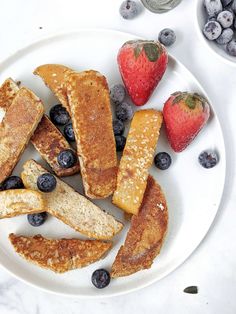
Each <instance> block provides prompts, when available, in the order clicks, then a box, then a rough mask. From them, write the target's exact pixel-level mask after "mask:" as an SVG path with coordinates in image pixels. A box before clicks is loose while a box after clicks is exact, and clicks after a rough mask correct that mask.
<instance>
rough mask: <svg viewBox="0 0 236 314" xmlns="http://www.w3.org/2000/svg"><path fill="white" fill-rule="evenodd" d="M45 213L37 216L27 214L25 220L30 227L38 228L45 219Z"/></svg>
mask: <svg viewBox="0 0 236 314" xmlns="http://www.w3.org/2000/svg"><path fill="white" fill-rule="evenodd" d="M47 216H48V215H47V213H46V212H43V213H38V214H28V215H27V219H28V222H29V224H30V225H31V226H33V227H39V226H41V225H42V224H43V223H44V222H45V221H46V219H47Z"/></svg>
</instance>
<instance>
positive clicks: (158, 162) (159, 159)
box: [154, 152, 171, 170]
mask: <svg viewBox="0 0 236 314" xmlns="http://www.w3.org/2000/svg"><path fill="white" fill-rule="evenodd" d="M154 163H155V166H156V167H157V168H158V169H160V170H166V169H168V168H169V167H170V165H171V157H170V155H169V154H168V153H166V152H161V153H158V154H157V155H156V156H155V158H154Z"/></svg>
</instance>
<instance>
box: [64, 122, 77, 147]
mask: <svg viewBox="0 0 236 314" xmlns="http://www.w3.org/2000/svg"><path fill="white" fill-rule="evenodd" d="M64 135H65V138H66V139H67V141H69V142H74V141H75V133H74V130H73V126H72V123H68V124H67V125H66V126H65V127H64Z"/></svg>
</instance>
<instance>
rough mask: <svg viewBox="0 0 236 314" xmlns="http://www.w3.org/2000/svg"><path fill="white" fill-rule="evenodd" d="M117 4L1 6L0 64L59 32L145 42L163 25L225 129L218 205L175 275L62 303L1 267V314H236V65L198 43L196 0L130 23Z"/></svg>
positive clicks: (91, 0) (111, 0) (78, 1)
mask: <svg viewBox="0 0 236 314" xmlns="http://www.w3.org/2000/svg"><path fill="white" fill-rule="evenodd" d="M137 1H138V0H137ZM120 2H121V1H120V0H99V1H98V0H86V1H85V0H67V1H64V0H56V1H54V0H51V1H47V0H41V1H36V0H24V1H19V0H18V1H17V0H9V1H4V2H3V1H2V2H1V9H0V29H1V31H0V42H1V49H0V60H3V59H4V58H6V57H7V56H8V55H9V54H11V53H13V52H14V51H16V50H17V49H20V48H21V47H23V46H24V45H25V44H27V43H29V42H30V41H32V40H35V39H37V38H40V37H42V36H45V35H46V34H48V33H53V32H55V31H59V30H62V29H63V30H65V29H71V28H81V27H102V28H113V29H118V30H122V31H128V32H131V33H134V34H137V35H140V36H144V37H147V38H157V35H158V32H159V30H161V29H162V28H164V27H171V28H173V29H175V31H176V33H177V42H176V44H175V45H174V47H172V48H171V49H170V51H171V53H172V54H173V55H174V56H176V57H177V58H179V60H180V61H182V62H183V63H184V64H185V65H186V66H187V67H188V68H189V69H191V70H192V72H193V74H194V75H195V76H196V77H197V78H198V79H199V81H200V82H201V83H202V85H203V87H204V88H205V89H206V90H207V91H208V94H209V96H210V98H211V99H212V101H213V103H214V106H215V108H216V111H217V113H218V115H219V118H220V121H221V123H222V126H223V131H224V136H225V140H226V147H227V151H228V160H227V161H228V164H227V179H226V186H225V193H224V197H223V202H222V206H221V208H220V210H219V212H218V215H217V217H216V219H215V222H214V224H213V226H212V227H211V229H210V232H209V233H208V235H207V236H206V238H205V239H204V241H203V242H202V244H201V245H200V246H199V247H198V249H197V250H196V251H195V252H194V253H193V254H192V256H191V257H190V258H189V259H188V260H187V261H186V262H185V263H184V264H183V265H182V266H181V267H179V269H178V270H176V271H175V272H174V273H172V274H170V275H169V276H168V277H166V278H164V279H163V280H161V281H160V282H157V283H156V284H154V285H152V286H150V287H148V288H146V289H144V290H140V291H138V292H135V293H132V294H129V295H126V296H121V297H117V298H111V299H103V300H79V299H67V298H64V297H61V296H55V295H51V294H46V293H44V292H41V291H39V290H37V289H34V288H32V287H30V286H28V285H26V284H24V283H22V282H20V281H18V280H17V279H15V278H13V277H12V276H11V275H10V274H8V273H7V272H6V271H5V270H4V269H2V268H0V313H1V314H10V313H11V314H13V313H14V314H15V313H16V314H31V313H32V314H36V313H42V314H54V313H55V314H64V313H71V314H72V313H77V314H79V313H96V314H106V313H113V314H116V313H123V314H126V313H137V314H141V313H165V314H169V313H171V314H172V313H175V314H176V313H180V314H185V313H186V314H188V313H191V314H195V313H197V314H198V313H210V314H215V313H216V314H218V313H219V314H221V313H224V314H234V313H236V298H235V290H236V272H235V264H236V240H235V238H236V237H235V235H236V232H235V230H236V210H235V209H236V206H235V204H236V188H235V179H234V178H235V158H234V156H235V144H236V123H235V121H236V119H235V117H236V91H235V86H236V76H235V71H236V67H235V68H233V67H230V66H228V65H226V64H224V63H222V62H221V61H220V60H219V59H218V58H217V57H216V56H215V55H213V54H211V53H210V51H208V50H205V48H204V47H203V46H202V44H201V42H200V41H199V39H198V37H197V33H196V30H195V25H194V19H195V12H194V2H195V1H194V0H183V1H182V3H181V5H180V6H179V7H177V8H176V9H175V10H173V11H172V12H169V13H167V14H163V15H155V14H152V13H150V12H148V11H146V10H144V11H143V12H142V14H141V15H140V16H139V17H138V18H136V19H135V20H133V21H124V20H123V19H122V18H121V17H120V16H119V13H118V8H119V5H120ZM40 27H42V29H41V28H40ZM56 53H57V52H56V51H55V54H56ZM216 184H217V182H216ZM189 285H197V286H198V287H199V293H198V294H197V295H188V294H185V293H183V289H184V288H185V287H186V286H189Z"/></svg>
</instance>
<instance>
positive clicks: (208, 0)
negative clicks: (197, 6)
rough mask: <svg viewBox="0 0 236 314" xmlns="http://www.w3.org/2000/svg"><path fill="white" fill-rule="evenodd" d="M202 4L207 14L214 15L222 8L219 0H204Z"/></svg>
mask: <svg viewBox="0 0 236 314" xmlns="http://www.w3.org/2000/svg"><path fill="white" fill-rule="evenodd" d="M204 6H205V8H206V11H207V14H208V15H209V16H216V15H217V14H218V13H220V12H221V11H222V10H223V6H222V3H221V1H220V0H204Z"/></svg>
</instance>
